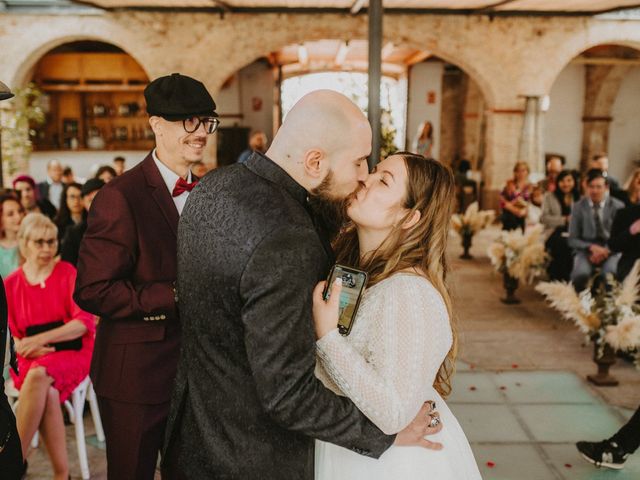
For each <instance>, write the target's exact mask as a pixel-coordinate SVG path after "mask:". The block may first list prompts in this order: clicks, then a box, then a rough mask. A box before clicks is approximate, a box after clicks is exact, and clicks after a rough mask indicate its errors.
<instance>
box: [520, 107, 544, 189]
mask: <svg viewBox="0 0 640 480" xmlns="http://www.w3.org/2000/svg"><path fill="white" fill-rule="evenodd" d="M542 135H543V132H542V111H541V108H540V97H537V96H527V97H525V110H524V123H523V125H522V133H521V135H520V145H519V148H518V159H517V160H518V161H523V162H527V163H528V164H529V167H530V168H531V178H530V180H531V181H533V182H537V181H538V180H541V179H542V178H544V154H543V152H542V149H543V147H542Z"/></svg>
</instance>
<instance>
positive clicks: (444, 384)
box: [314, 153, 481, 480]
mask: <svg viewBox="0 0 640 480" xmlns="http://www.w3.org/2000/svg"><path fill="white" fill-rule="evenodd" d="M453 188H454V186H453V175H452V173H451V171H450V169H449V168H448V167H445V166H443V165H442V164H440V163H438V162H436V161H434V160H428V159H425V158H424V157H420V156H417V155H413V154H408V153H401V154H396V155H392V156H390V157H388V158H387V159H386V160H384V161H383V162H381V163H380V164H379V165H378V166H377V169H376V170H374V172H373V173H372V174H371V175H370V176H369V179H368V180H367V182H366V186H364V187H363V188H362V189H361V190H359V191H358V193H357V195H356V196H355V197H354V198H353V199H352V200H351V203H350V204H349V207H348V210H347V213H348V216H349V218H350V219H351V220H352V222H353V226H352V227H351V228H350V229H348V230H347V231H346V232H344V233H343V234H341V236H340V238H339V239H338V241H337V244H336V253H337V256H338V263H341V264H345V265H352V266H355V267H357V268H360V269H363V270H366V271H367V272H368V273H369V288H368V289H367V291H366V292H365V294H364V297H363V300H362V302H361V305H360V309H359V311H358V313H357V316H356V318H355V323H354V324H353V328H352V330H351V333H350V334H349V335H348V336H342V335H340V333H338V330H337V328H336V325H337V323H338V301H337V299H338V298H339V290H340V286H339V284H336V285H333V286H332V291H331V297H330V299H329V301H327V302H325V301H324V300H323V299H322V289H323V286H324V284H323V283H322V284H319V285H318V287H317V288H316V291H315V292H314V321H315V327H316V334H317V337H318V341H317V352H318V358H319V362H318V366H317V368H316V375H317V376H318V378H320V380H322V382H323V383H324V384H325V385H326V386H327V387H328V388H330V389H331V390H333V391H334V392H336V393H337V394H339V395H345V396H348V397H349V398H350V399H351V400H352V401H353V402H354V403H355V404H356V406H357V407H358V408H359V409H360V410H361V411H362V412H363V413H364V414H365V415H366V416H367V417H368V418H369V419H370V420H371V421H372V422H373V423H375V424H376V425H377V426H378V428H380V429H381V430H382V431H383V432H385V433H387V434H395V433H397V432H399V431H401V430H402V429H403V428H405V427H406V426H407V425H408V424H409V423H410V422H411V421H412V420H413V419H414V417H415V416H416V414H417V413H418V411H419V410H420V408H421V407H422V405H423V403H424V402H425V401H427V400H434V401H435V403H436V408H437V410H438V411H439V413H440V418H441V420H442V423H443V428H442V430H441V431H440V432H439V433H437V434H435V435H432V436H429V440H431V441H434V442H439V443H441V444H442V446H443V448H442V449H441V450H428V449H425V448H420V447H399V446H392V447H391V448H389V450H387V451H386V452H385V453H384V454H383V455H382V456H381V457H380V458H379V459H377V460H376V459H371V458H368V457H365V456H361V455H358V454H357V453H355V452H352V451H350V450H348V449H345V448H342V447H339V446H337V445H333V444H330V443H325V442H322V441H319V440H316V459H315V472H316V473H315V478H316V480H396V479H398V480H400V479H401V480H466V479H473V480H475V479H479V478H481V476H480V472H479V471H478V467H477V465H476V462H475V459H474V457H473V453H472V451H471V447H470V446H469V442H468V441H467V438H466V436H465V434H464V432H463V431H462V428H461V427H460V425H459V423H458V421H457V420H456V418H455V417H454V416H453V414H452V413H451V411H450V410H449V408H448V407H447V405H446V403H445V402H444V400H443V396H445V395H446V394H447V393H449V391H450V374H451V367H452V365H453V362H454V361H455V352H456V335H455V330H454V329H453V328H452V324H451V300H450V297H449V293H448V291H447V288H446V286H445V275H446V261H445V248H446V239H447V236H448V228H449V219H450V217H451V209H452V204H453V202H454V191H453ZM331 299H334V301H331Z"/></svg>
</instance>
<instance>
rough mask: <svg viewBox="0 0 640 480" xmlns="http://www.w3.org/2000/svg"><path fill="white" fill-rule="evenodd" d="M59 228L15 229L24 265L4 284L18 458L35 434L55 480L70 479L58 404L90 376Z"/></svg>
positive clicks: (44, 223)
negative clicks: (59, 255) (12, 345)
mask: <svg viewBox="0 0 640 480" xmlns="http://www.w3.org/2000/svg"><path fill="white" fill-rule="evenodd" d="M57 233H58V232H57V229H56V226H55V224H54V223H53V222H52V221H51V220H49V219H48V218H47V217H45V216H44V215H42V214H39V213H31V214H29V215H27V216H26V217H25V219H24V220H23V221H22V225H20V231H19V233H18V241H19V245H20V252H21V253H22V255H23V257H24V258H25V263H24V265H22V267H20V268H19V269H18V270H17V271H15V272H14V273H12V274H11V275H9V276H8V277H7V278H6V280H5V288H6V292H7V306H8V317H9V328H10V330H11V334H12V335H13V336H14V338H15V342H16V352H17V357H18V371H19V374H16V373H15V372H13V371H12V372H11V376H12V377H13V380H14V382H15V385H16V388H17V389H18V390H20V396H19V401H20V407H19V408H18V410H17V416H16V417H17V425H18V433H19V435H20V441H21V443H22V454H23V457H24V458H27V453H28V449H29V445H30V443H31V439H32V438H33V435H34V434H35V432H36V431H38V430H40V432H41V434H42V437H43V439H44V442H45V444H46V446H47V451H48V453H49V457H50V458H51V463H52V466H53V472H54V479H56V480H63V479H65V480H66V479H67V478H68V475H69V466H68V461H67V442H66V438H65V428H64V420H63V418H62V410H61V409H60V404H61V403H63V402H64V401H65V400H66V399H68V398H69V396H70V395H71V393H72V392H73V390H74V389H75V388H76V387H77V386H78V385H79V384H80V382H81V381H82V380H84V379H85V378H86V377H87V375H88V374H89V363H90V361H91V354H92V352H93V338H94V333H95V320H94V317H93V315H91V314H89V313H87V312H84V311H82V310H81V309H80V308H79V307H78V306H77V305H76V303H75V302H74V301H73V289H74V286H75V280H76V269H75V268H74V267H73V266H72V265H69V264H68V263H66V262H61V261H58V260H57V259H56V257H55V254H56V251H57V244H58V239H57Z"/></svg>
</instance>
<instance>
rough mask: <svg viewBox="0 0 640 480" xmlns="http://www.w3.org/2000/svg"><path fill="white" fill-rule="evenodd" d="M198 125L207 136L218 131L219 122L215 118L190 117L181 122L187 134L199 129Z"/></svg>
mask: <svg viewBox="0 0 640 480" xmlns="http://www.w3.org/2000/svg"><path fill="white" fill-rule="evenodd" d="M200 125H204V131H205V132H207V135H211V134H212V133H213V132H215V131H216V130H217V129H218V126H219V125H220V120H219V119H218V118H216V117H191V118H185V119H184V120H182V126H183V127H184V131H185V132H187V133H193V132H195V131H196V130H198V129H199V128H200Z"/></svg>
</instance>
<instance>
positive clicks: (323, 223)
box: [309, 171, 353, 241]
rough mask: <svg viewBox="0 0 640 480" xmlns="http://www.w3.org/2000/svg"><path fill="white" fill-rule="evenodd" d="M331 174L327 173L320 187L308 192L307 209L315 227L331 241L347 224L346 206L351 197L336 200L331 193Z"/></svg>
mask: <svg viewBox="0 0 640 480" xmlns="http://www.w3.org/2000/svg"><path fill="white" fill-rule="evenodd" d="M332 186H333V172H332V171H331V172H329V173H328V174H327V176H326V177H325V178H324V180H322V182H321V183H320V185H318V186H317V187H316V188H314V189H313V190H311V192H309V208H310V209H311V212H312V214H313V217H314V221H315V223H316V225H317V226H319V227H320V228H322V230H324V233H325V234H327V235H328V236H329V239H330V240H331V241H333V240H334V239H335V237H336V236H337V235H338V233H339V232H340V230H341V229H342V227H344V225H345V224H346V223H347V221H348V218H347V206H348V205H349V202H350V200H351V198H352V196H353V194H352V195H349V196H348V197H347V198H336V197H335V196H334V195H333V194H332V193H331V191H332Z"/></svg>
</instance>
